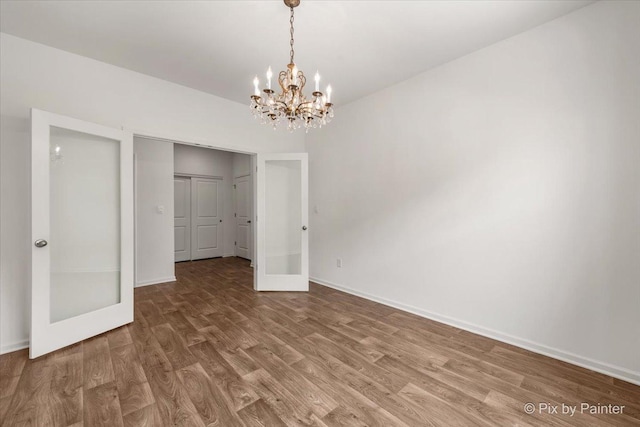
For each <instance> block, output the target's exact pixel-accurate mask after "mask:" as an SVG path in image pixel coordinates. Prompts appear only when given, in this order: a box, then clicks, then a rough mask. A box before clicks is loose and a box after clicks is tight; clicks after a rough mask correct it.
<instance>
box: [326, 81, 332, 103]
mask: <svg viewBox="0 0 640 427" xmlns="http://www.w3.org/2000/svg"><path fill="white" fill-rule="evenodd" d="M330 102H331V85H328V86H327V104H329V103H330Z"/></svg>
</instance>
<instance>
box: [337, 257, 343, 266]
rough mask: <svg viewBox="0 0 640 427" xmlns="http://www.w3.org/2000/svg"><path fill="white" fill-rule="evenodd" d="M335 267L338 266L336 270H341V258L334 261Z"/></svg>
mask: <svg viewBox="0 0 640 427" xmlns="http://www.w3.org/2000/svg"><path fill="white" fill-rule="evenodd" d="M336 265H337V266H338V268H342V258H338V259H336Z"/></svg>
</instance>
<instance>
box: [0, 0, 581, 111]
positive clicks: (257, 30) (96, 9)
mask: <svg viewBox="0 0 640 427" xmlns="http://www.w3.org/2000/svg"><path fill="white" fill-rule="evenodd" d="M589 3H592V1H586V0H585V1H581V0H576V1H563V0H553V1H551V0H536V1H528V0H513V1H505V0H498V1H481V0H470V1H462V0H458V1H416V0H414V1H311V0H302V3H301V5H300V6H299V7H298V8H296V9H295V10H296V32H295V39H296V44H295V48H296V63H297V64H298V67H299V68H300V69H302V70H303V71H305V73H306V74H307V77H308V79H309V81H310V82H311V81H312V76H313V74H314V73H315V71H316V70H320V74H321V75H322V78H323V80H322V82H323V83H322V86H323V87H324V85H325V84H326V83H331V85H332V86H333V88H334V98H333V100H334V102H335V103H336V104H337V105H340V104H344V103H347V102H350V101H353V100H355V99H357V98H360V97H363V96H365V95H368V94H370V93H372V92H375V91H377V90H379V89H382V88H384V87H387V86H390V85H392V84H394V83H397V82H400V81H402V80H405V79H407V78H410V77H412V76H414V75H416V74H418V73H420V72H422V71H424V70H427V69H429V68H432V67H434V66H437V65H439V64H443V63H445V62H448V61H450V60H452V59H455V58H458V57H460V56H462V55H465V54H467V53H470V52H473V51H475V50H478V49H480V48H482V47H485V46H488V45H490V44H492V43H495V42H497V41H499V40H502V39H505V38H507V37H510V36H512V35H515V34H518V33H520V32H523V31H525V30H527V29H529V28H532V27H535V26H537V25H539V24H542V23H544V22H547V21H550V20H552V19H554V18H557V17H559V16H561V15H564V14H566V13H568V12H570V11H572V10H575V9H578V8H580V7H583V6H585V5H587V4H589ZM288 21H289V10H288V8H287V7H285V6H284V4H283V3H282V1H280V0H272V1H268V0H263V1H238V0H234V1H77V0H74V1H50V0H49V1H2V2H1V3H0V30H1V31H2V32H5V33H9V34H13V35H15V36H18V37H22V38H25V39H29V40H33V41H35V42H39V43H43V44H46V45H49V46H53V47H56V48H59V49H63V50H66V51H69V52H73V53H77V54H80V55H84V56H87V57H91V58H94V59H97V60H100V61H103V62H107V63H111V64H114V65H117V66H120V67H124V68H128V69H130V70H135V71H138V72H141V73H144V74H148V75H151V76H155V77H159V78H161V79H165V80H169V81H172V82H175V83H179V84H182V85H184V86H189V87H192V88H195V89H199V90H202V91H205V92H209V93H212V94H215V95H218V96H221V97H224V98H227V99H231V100H234V101H238V102H242V103H248V101H249V95H251V93H252V88H253V86H252V83H251V81H252V79H253V77H254V75H255V74H259V77H261V78H263V79H264V72H265V71H266V68H267V66H269V65H271V66H272V68H273V70H274V73H275V74H277V72H278V71H279V70H282V69H284V68H285V66H286V64H287V63H288V62H289V61H288V60H289V57H288V55H289V28H288V25H289V22H288Z"/></svg>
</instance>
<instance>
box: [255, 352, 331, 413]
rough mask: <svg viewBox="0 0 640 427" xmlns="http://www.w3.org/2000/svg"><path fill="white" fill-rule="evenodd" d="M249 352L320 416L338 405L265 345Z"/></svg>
mask: <svg viewBox="0 0 640 427" xmlns="http://www.w3.org/2000/svg"><path fill="white" fill-rule="evenodd" d="M247 353H249V355H250V356H251V357H252V358H253V359H254V360H255V361H256V362H257V363H258V364H259V365H260V366H262V368H264V369H265V370H266V371H267V372H269V373H270V374H271V376H273V377H274V378H277V380H278V382H279V383H280V384H281V385H282V387H284V388H286V389H287V390H289V392H291V393H292V394H293V395H294V396H296V397H297V398H298V399H299V400H300V401H301V402H302V403H303V404H304V405H305V406H306V407H309V408H311V410H312V411H313V412H314V413H315V414H316V415H317V416H318V417H320V418H322V417H324V416H325V415H327V414H328V413H329V412H331V411H333V410H334V409H335V408H337V407H338V403H337V402H336V401H335V400H334V399H333V398H332V397H331V396H329V395H328V394H327V393H325V392H324V391H323V390H321V389H320V388H318V386H316V385H315V384H314V383H313V382H311V381H309V380H308V379H307V378H305V377H304V376H303V375H301V374H300V373H299V372H297V371H296V370H294V369H292V368H291V367H290V366H289V365H287V364H286V363H285V362H283V361H282V360H281V359H279V358H278V356H276V354H275V353H273V352H272V351H271V350H269V349H268V348H267V347H265V346H264V345H262V344H261V345H257V346H255V347H251V348H250V349H247Z"/></svg>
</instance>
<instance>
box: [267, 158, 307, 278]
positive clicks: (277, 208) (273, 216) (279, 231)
mask: <svg viewBox="0 0 640 427" xmlns="http://www.w3.org/2000/svg"><path fill="white" fill-rule="evenodd" d="M308 200H309V196H308V162H307V154H306V153H300V154H297V153H296V154H258V156H257V206H256V207H257V216H256V225H257V227H256V228H257V265H256V267H257V271H256V274H254V278H255V284H254V286H255V289H256V290H258V291H308V290H309V239H308V231H307V220H308V215H309V212H308Z"/></svg>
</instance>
